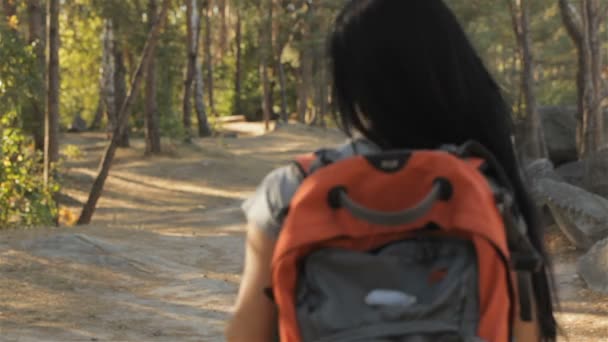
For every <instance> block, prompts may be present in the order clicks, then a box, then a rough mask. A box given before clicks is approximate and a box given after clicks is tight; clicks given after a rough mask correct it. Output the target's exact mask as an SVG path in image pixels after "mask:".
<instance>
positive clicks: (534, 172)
mask: <svg viewBox="0 0 608 342" xmlns="http://www.w3.org/2000/svg"><path fill="white" fill-rule="evenodd" d="M524 171H525V175H526V176H527V178H528V180H529V182H530V190H531V191H530V192H531V194H532V196H533V197H534V200H535V201H536V205H537V206H538V207H540V208H543V207H544V206H545V202H546V201H545V200H544V197H543V196H542V195H541V194H539V193H538V189H537V187H538V182H539V181H540V180H541V179H544V178H548V179H553V180H555V181H560V182H563V181H564V180H563V179H562V178H561V176H560V175H558V174H557V173H556V172H555V169H554V168H553V163H552V162H551V161H550V160H548V159H537V160H535V161H533V162H531V163H529V164H528V165H526V166H525V167H524ZM543 214H545V213H543ZM545 216H547V215H545ZM549 216H550V215H549ZM548 218H549V217H545V221H546V222H550V221H551V220H547V219H548Z"/></svg>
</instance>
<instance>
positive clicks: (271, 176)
mask: <svg viewBox="0 0 608 342" xmlns="http://www.w3.org/2000/svg"><path fill="white" fill-rule="evenodd" d="M303 178H304V175H303V173H302V172H301V171H300V169H299V168H298V167H297V165H296V164H294V163H292V164H289V165H286V166H283V167H279V168H276V169H274V170H272V171H271V172H270V173H268V174H267V175H266V176H265V177H264V179H263V180H262V182H260V184H258V186H257V189H256V191H255V193H254V194H253V195H252V196H250V197H249V198H248V199H247V200H245V202H244V203H243V205H242V209H243V212H244V213H245V216H246V218H247V221H248V222H249V223H250V224H253V225H254V226H256V227H257V228H259V229H262V230H263V231H265V232H266V233H268V234H269V235H270V236H272V237H276V236H277V235H278V233H279V231H280V228H281V225H282V221H283V216H284V215H285V211H286V210H287V208H288V207H289V202H291V199H292V197H293V195H294V194H295V192H296V190H297V189H298V187H299V185H300V183H301V182H302V180H303Z"/></svg>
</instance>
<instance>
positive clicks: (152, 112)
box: [144, 0, 161, 154]
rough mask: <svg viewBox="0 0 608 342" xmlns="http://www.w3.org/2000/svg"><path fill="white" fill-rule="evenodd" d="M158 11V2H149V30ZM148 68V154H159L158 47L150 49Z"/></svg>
mask: <svg viewBox="0 0 608 342" xmlns="http://www.w3.org/2000/svg"><path fill="white" fill-rule="evenodd" d="M157 13H158V3H157V1H156V0H149V2H148V20H149V28H148V29H149V30H152V29H153V28H154V25H156V21H157V20H158V17H157ZM149 59H150V60H149V61H148V67H147V70H146V88H145V89H146V93H145V103H144V121H145V126H146V154H159V153H160V152H161V146H160V127H159V117H158V116H159V113H158V104H157V102H156V90H157V84H156V47H155V46H153V47H152V48H151V49H150V57H149Z"/></svg>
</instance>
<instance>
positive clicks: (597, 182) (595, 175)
mask: <svg viewBox="0 0 608 342" xmlns="http://www.w3.org/2000/svg"><path fill="white" fill-rule="evenodd" d="M583 166H584V167H583V172H587V175H586V176H588V177H587V178H583V185H584V188H585V189H587V190H589V191H591V192H593V193H594V194H598V195H600V196H602V197H608V178H607V177H606V175H608V150H601V151H598V152H594V153H591V154H590V155H589V156H588V157H587V158H586V159H585V160H584V162H583Z"/></svg>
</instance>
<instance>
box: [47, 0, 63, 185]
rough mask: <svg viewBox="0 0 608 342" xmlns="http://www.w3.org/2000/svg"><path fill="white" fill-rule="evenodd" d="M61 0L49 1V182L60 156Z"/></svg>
mask: <svg viewBox="0 0 608 342" xmlns="http://www.w3.org/2000/svg"><path fill="white" fill-rule="evenodd" d="M59 1H60V0H48V2H47V6H48V7H47V34H48V37H47V42H48V50H47V57H46V58H47V59H46V60H47V63H46V64H47V70H48V72H47V96H46V100H47V102H46V113H45V120H44V125H45V137H44V180H45V183H46V184H48V183H49V179H50V178H51V169H52V164H53V163H54V162H56V161H57V159H58V158H59V142H58V139H59Z"/></svg>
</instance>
